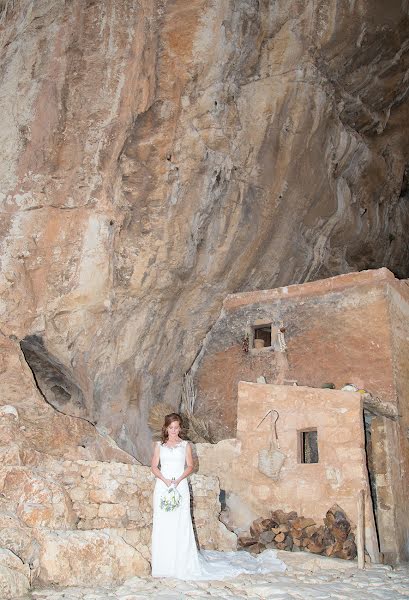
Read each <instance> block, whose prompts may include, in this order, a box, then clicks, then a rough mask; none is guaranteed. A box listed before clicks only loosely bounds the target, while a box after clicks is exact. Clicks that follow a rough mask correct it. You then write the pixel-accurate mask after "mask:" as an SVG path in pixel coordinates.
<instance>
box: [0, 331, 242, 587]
mask: <svg viewBox="0 0 409 600" xmlns="http://www.w3.org/2000/svg"><path fill="white" fill-rule="evenodd" d="M1 341H2V343H3V350H4V355H5V356H6V360H5V361H4V362H3V363H2V366H3V369H4V372H3V374H4V373H5V374H6V375H7V377H6V378H3V377H1V379H0V383H1V382H2V381H3V380H4V379H6V381H7V382H9V383H10V381H13V377H14V382H15V383H14V386H10V387H7V388H6V387H3V386H0V398H1V400H2V401H4V399H5V398H8V399H9V401H10V400H11V399H13V398H14V400H15V403H14V405H11V404H10V403H9V404H3V405H0V461H1V464H0V597H1V598H15V597H17V596H19V595H21V594H23V593H24V592H25V591H26V589H27V587H28V585H29V582H31V581H32V582H34V583H38V582H41V583H55V584H59V585H77V584H78V585H90V584H92V585H97V584H101V585H102V584H111V583H114V582H121V581H123V580H125V579H127V578H130V577H133V576H135V575H147V574H149V573H150V538H151V524H152V494H153V485H154V477H153V475H152V473H151V471H150V469H149V468H148V467H145V466H141V465H140V464H137V460H136V459H135V458H133V457H132V456H130V455H128V454H127V453H126V452H124V451H123V450H121V449H120V448H119V447H117V446H116V444H115V443H114V442H113V441H112V440H111V439H110V438H109V437H107V436H106V435H105V436H102V435H101V434H100V433H99V432H98V431H97V430H96V428H95V427H94V426H93V425H91V424H90V423H88V422H87V421H84V420H83V419H80V418H78V417H72V416H66V415H63V414H59V413H58V412H57V411H56V410H55V409H54V408H52V407H51V406H49V405H48V404H47V403H46V402H45V401H44V399H43V398H42V397H41V396H40V394H39V392H38V390H37V388H36V386H35V384H34V381H33V378H32V374H31V372H30V370H29V368H28V366H27V364H24V361H23V362H22V364H21V365H20V370H18V369H17V368H15V367H16V362H18V360H19V359H21V356H18V354H17V352H16V348H15V347H14V346H13V343H12V342H10V341H8V342H7V341H5V338H2V340H1ZM20 371H21V372H20ZM18 376H19V380H17V377H18ZM22 392H24V395H23V398H21V394H22ZM191 482H192V489H193V514H194V522H195V526H196V531H197V539H198V542H199V545H200V547H201V548H205V549H210V550H212V549H218V550H232V549H235V547H236V544H237V538H236V536H235V534H233V533H231V532H230V531H228V530H227V529H226V527H225V526H224V525H223V524H222V523H221V522H220V521H219V519H218V516H219V513H220V502H219V493H220V489H219V482H218V479H217V477H214V476H213V477H205V476H203V475H194V476H192V478H191Z"/></svg>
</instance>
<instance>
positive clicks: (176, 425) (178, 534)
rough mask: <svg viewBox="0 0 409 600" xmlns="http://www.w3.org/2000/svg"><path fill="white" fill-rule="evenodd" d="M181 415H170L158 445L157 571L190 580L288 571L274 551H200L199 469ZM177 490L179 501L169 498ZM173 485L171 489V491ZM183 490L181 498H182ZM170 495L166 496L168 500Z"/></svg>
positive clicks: (155, 470)
mask: <svg viewBox="0 0 409 600" xmlns="http://www.w3.org/2000/svg"><path fill="white" fill-rule="evenodd" d="M182 427H183V422H182V418H181V417H180V415H178V414H177V413H171V414H170V415H166V417H165V422H164V424H163V427H162V439H161V441H160V442H157V443H156V444H155V449H154V452H153V457H152V462H151V468H152V472H153V474H154V475H155V476H156V484H155V490H154V493H153V530H152V575H153V577H174V578H176V579H185V580H189V579H190V580H197V579H203V580H209V579H219V580H220V579H225V578H228V577H235V576H236V575H239V574H240V573H249V574H256V573H269V572H271V571H285V569H286V567H285V564H284V563H283V562H282V561H281V560H278V559H277V557H276V553H275V552H274V551H273V550H265V551H264V552H263V553H262V554H260V555H258V556H257V557H253V556H251V555H250V554H248V553H247V552H216V551H202V552H198V550H197V546H196V540H195V536H194V533H193V526H192V519H191V515H190V492H189V486H188V482H187V477H188V476H189V475H190V474H191V473H192V471H193V458H192V449H191V447H190V445H189V444H188V442H187V441H186V440H183V439H182V436H183V430H182ZM173 489H176V490H177V492H176V497H177V501H176V504H175V505H173V506H172V503H166V499H167V498H169V497H172V496H173ZM169 490H171V492H172V493H171V494H170V495H169V494H168V491H169ZM179 494H180V497H179ZM164 499H165V501H164Z"/></svg>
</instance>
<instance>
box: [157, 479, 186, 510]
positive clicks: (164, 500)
mask: <svg viewBox="0 0 409 600" xmlns="http://www.w3.org/2000/svg"><path fill="white" fill-rule="evenodd" d="M181 502H182V496H181V495H180V493H179V491H178V490H177V489H176V488H175V486H174V485H171V486H170V488H168V489H167V490H166V492H164V493H163V494H162V496H161V499H160V507H161V509H162V510H164V511H165V512H172V511H173V510H176V508H178V507H179V506H180V503H181Z"/></svg>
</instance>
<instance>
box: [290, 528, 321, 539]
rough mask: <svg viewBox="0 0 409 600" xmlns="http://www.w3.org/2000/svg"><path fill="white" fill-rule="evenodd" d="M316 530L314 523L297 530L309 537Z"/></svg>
mask: <svg viewBox="0 0 409 600" xmlns="http://www.w3.org/2000/svg"><path fill="white" fill-rule="evenodd" d="M317 530H318V527H316V525H310V526H309V527H305V528H304V529H301V530H299V532H300V535H306V536H307V537H311V536H312V535H314V533H316V532H317ZM293 535H295V530H294V534H293Z"/></svg>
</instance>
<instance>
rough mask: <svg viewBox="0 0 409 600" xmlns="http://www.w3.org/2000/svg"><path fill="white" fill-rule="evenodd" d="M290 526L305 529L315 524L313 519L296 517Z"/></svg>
mask: <svg viewBox="0 0 409 600" xmlns="http://www.w3.org/2000/svg"><path fill="white" fill-rule="evenodd" d="M291 525H292V527H294V529H305V528H306V527H311V526H312V525H316V523H315V521H314V519H306V518H305V517H298V518H297V519H295V520H294V521H293V522H292V524H291Z"/></svg>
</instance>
